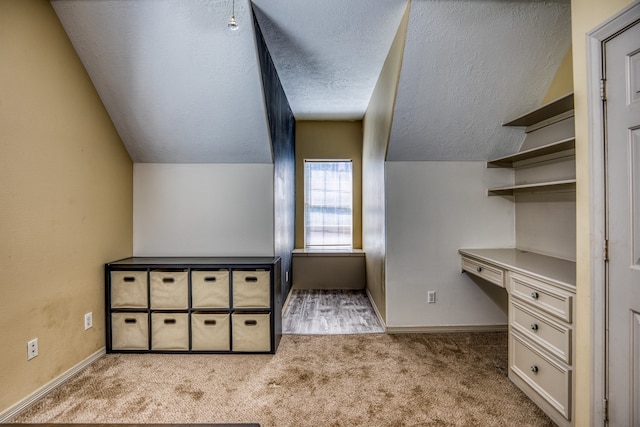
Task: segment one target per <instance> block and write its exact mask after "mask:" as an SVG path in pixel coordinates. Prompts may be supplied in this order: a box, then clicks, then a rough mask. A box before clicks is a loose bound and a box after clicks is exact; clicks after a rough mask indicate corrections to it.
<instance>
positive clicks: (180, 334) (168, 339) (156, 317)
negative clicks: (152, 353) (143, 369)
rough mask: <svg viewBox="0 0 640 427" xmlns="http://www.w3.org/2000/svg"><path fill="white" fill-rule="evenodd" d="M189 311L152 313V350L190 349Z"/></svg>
mask: <svg viewBox="0 0 640 427" xmlns="http://www.w3.org/2000/svg"><path fill="white" fill-rule="evenodd" d="M188 319H189V315H188V314H187V313H151V349H152V350H189V323H188Z"/></svg>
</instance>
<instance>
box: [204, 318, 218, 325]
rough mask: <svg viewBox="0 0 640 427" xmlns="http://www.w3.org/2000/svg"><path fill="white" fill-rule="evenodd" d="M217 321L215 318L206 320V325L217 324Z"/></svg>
mask: <svg viewBox="0 0 640 427" xmlns="http://www.w3.org/2000/svg"><path fill="white" fill-rule="evenodd" d="M216 323H217V322H216V321H215V320H213V319H207V320H205V321H204V324H205V325H215V324H216Z"/></svg>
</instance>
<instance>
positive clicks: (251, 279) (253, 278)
mask: <svg viewBox="0 0 640 427" xmlns="http://www.w3.org/2000/svg"><path fill="white" fill-rule="evenodd" d="M244 281H245V282H249V283H255V282H257V281H258V278H257V277H256V276H248V277H245V279H244Z"/></svg>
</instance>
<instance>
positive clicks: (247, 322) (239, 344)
mask: <svg viewBox="0 0 640 427" xmlns="http://www.w3.org/2000/svg"><path fill="white" fill-rule="evenodd" d="M231 324H232V328H233V338H232V345H231V348H232V350H233V351H249V352H262V351H270V350H271V314H269V313H233V314H232V315H231Z"/></svg>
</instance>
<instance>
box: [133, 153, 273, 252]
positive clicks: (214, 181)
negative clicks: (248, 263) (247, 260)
mask: <svg viewBox="0 0 640 427" xmlns="http://www.w3.org/2000/svg"><path fill="white" fill-rule="evenodd" d="M273 234H274V232H273V165H271V164H151V163H136V164H135V165H134V168H133V252H134V255H135V256H272V255H273V254H274V239H273Z"/></svg>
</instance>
